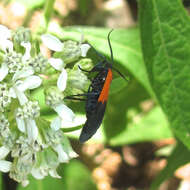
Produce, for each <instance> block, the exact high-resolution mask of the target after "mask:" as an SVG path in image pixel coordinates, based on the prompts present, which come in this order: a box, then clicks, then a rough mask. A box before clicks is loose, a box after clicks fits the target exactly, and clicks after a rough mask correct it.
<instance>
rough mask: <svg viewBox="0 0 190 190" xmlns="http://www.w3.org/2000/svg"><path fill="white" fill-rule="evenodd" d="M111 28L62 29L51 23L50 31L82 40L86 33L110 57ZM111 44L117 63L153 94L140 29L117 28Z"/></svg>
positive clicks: (79, 27) (68, 37)
mask: <svg viewBox="0 0 190 190" xmlns="http://www.w3.org/2000/svg"><path fill="white" fill-rule="evenodd" d="M109 31H110V29H108V28H97V27H87V26H85V27H82V26H76V27H65V28H64V29H61V28H60V27H59V26H57V27H56V26H55V25H53V27H52V26H51V24H50V27H49V32H50V33H53V34H55V35H57V36H58V37H59V38H61V39H62V40H67V39H73V40H78V41H80V39H81V35H82V34H84V36H85V39H87V40H88V42H89V43H90V44H91V45H93V46H94V47H95V48H96V49H97V50H98V51H99V52H101V53H102V54H104V55H106V56H108V57H110V49H109V46H108V42H107V35H108V33H109ZM110 38H111V44H112V48H113V54H114V60H115V65H114V67H116V68H118V67H119V65H116V63H117V62H119V64H120V67H121V68H124V69H125V70H129V71H130V72H131V73H132V74H133V75H134V76H135V77H136V79H137V80H138V81H139V82H140V83H141V84H142V85H143V86H144V87H145V88H146V89H147V90H148V92H149V93H150V94H151V95H152V94H153V92H152V90H151V87H150V84H149V81H148V77H147V73H146V69H145V66H144V63H143V60H142V55H141V48H140V38H139V31H138V29H137V28H131V29H127V30H126V29H116V30H114V31H113V32H112V34H111V37H110Z"/></svg>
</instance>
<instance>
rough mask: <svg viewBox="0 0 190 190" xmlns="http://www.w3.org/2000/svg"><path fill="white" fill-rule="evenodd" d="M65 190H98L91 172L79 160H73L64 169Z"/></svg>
mask: <svg viewBox="0 0 190 190" xmlns="http://www.w3.org/2000/svg"><path fill="white" fill-rule="evenodd" d="M61 173H62V176H63V179H65V180H64V185H65V190H67V189H69V190H76V189H77V190H84V189H90V190H96V189H97V188H96V186H95V184H94V182H93V181H92V178H91V174H90V171H89V170H88V169H87V168H86V166H84V165H83V164H82V163H81V162H79V161H78V160H72V161H71V163H70V164H65V165H64V167H63V168H62V172H61Z"/></svg>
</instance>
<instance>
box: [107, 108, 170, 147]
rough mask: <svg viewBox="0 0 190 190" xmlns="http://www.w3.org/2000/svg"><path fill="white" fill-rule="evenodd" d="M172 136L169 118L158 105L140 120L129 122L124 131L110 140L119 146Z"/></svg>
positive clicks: (110, 142) (111, 143)
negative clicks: (167, 118)
mask: <svg viewBox="0 0 190 190" xmlns="http://www.w3.org/2000/svg"><path fill="white" fill-rule="evenodd" d="M170 137H172V133H171V131H170V129H169V127H168V123H167V120H166V118H165V116H164V114H163V113H162V111H161V109H160V108H159V107H158V106H157V107H155V108H153V109H152V110H151V111H150V112H149V113H147V114H146V115H145V116H143V117H142V118H141V119H140V121H138V122H137V123H136V122H131V123H128V125H127V127H126V128H125V130H124V131H123V132H122V133H118V134H117V135H116V136H114V137H112V138H111V139H110V141H109V144H110V145H113V146H118V145H122V144H130V143H136V142H143V141H154V140H159V139H164V138H170Z"/></svg>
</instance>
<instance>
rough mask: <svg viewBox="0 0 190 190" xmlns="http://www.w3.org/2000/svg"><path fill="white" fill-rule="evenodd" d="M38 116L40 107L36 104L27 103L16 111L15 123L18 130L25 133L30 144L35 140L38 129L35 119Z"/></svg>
mask: <svg viewBox="0 0 190 190" xmlns="http://www.w3.org/2000/svg"><path fill="white" fill-rule="evenodd" d="M39 115H40V107H39V106H38V102H32V101H27V102H26V103H25V104H24V105H23V106H22V107H19V108H18V109H17V110H16V122H17V126H18V129H19V130H20V131H21V132H23V133H27V135H28V140H29V142H30V143H32V142H34V141H35V140H37V137H38V127H37V125H36V122H35V118H36V117H39Z"/></svg>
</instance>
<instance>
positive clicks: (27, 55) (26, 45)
mask: <svg viewBox="0 0 190 190" xmlns="http://www.w3.org/2000/svg"><path fill="white" fill-rule="evenodd" d="M21 46H23V47H24V48H25V53H24V55H23V57H22V60H23V61H24V62H25V61H27V60H28V59H30V50H31V43H30V42H21Z"/></svg>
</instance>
